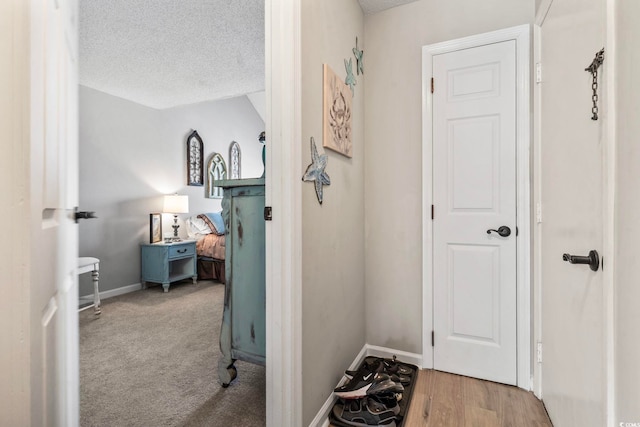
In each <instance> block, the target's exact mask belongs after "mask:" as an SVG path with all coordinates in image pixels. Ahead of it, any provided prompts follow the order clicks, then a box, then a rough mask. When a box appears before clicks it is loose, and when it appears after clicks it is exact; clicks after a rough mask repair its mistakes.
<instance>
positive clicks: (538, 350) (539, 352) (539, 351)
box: [536, 341, 542, 363]
mask: <svg viewBox="0 0 640 427" xmlns="http://www.w3.org/2000/svg"><path fill="white" fill-rule="evenodd" d="M536 360H537V362H538V363H542V343H541V342H540V341H538V346H537V348H536Z"/></svg>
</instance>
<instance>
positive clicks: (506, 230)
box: [487, 225, 511, 237]
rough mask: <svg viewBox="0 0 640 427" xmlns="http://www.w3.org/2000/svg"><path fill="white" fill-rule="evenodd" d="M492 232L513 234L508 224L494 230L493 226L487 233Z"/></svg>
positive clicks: (506, 234)
mask: <svg viewBox="0 0 640 427" xmlns="http://www.w3.org/2000/svg"><path fill="white" fill-rule="evenodd" d="M492 232H495V233H498V234H499V235H500V236H502V237H509V236H510V235H511V229H510V228H509V227H507V226H506V225H503V226H501V227H498V229H497V230H494V229H493V228H490V229H488V230H487V234H491V233H492Z"/></svg>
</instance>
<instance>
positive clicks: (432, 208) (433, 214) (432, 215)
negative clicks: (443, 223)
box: [431, 205, 435, 219]
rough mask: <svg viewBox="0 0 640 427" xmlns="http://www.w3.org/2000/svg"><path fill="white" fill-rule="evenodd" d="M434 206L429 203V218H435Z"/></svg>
mask: <svg viewBox="0 0 640 427" xmlns="http://www.w3.org/2000/svg"><path fill="white" fill-rule="evenodd" d="M434 211H435V208H434V207H433V205H431V219H433V218H435V213H434Z"/></svg>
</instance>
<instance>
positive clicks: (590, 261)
mask: <svg viewBox="0 0 640 427" xmlns="http://www.w3.org/2000/svg"><path fill="white" fill-rule="evenodd" d="M562 260H563V261H569V263H571V264H587V265H588V266H589V268H591V270H593V271H598V268H600V256H598V251H596V250H592V251H589V255H588V256H580V255H569V254H563V255H562Z"/></svg>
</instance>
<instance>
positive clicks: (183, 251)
mask: <svg viewBox="0 0 640 427" xmlns="http://www.w3.org/2000/svg"><path fill="white" fill-rule="evenodd" d="M185 252H187V250H186V249H178V253H179V254H183V253H185Z"/></svg>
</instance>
